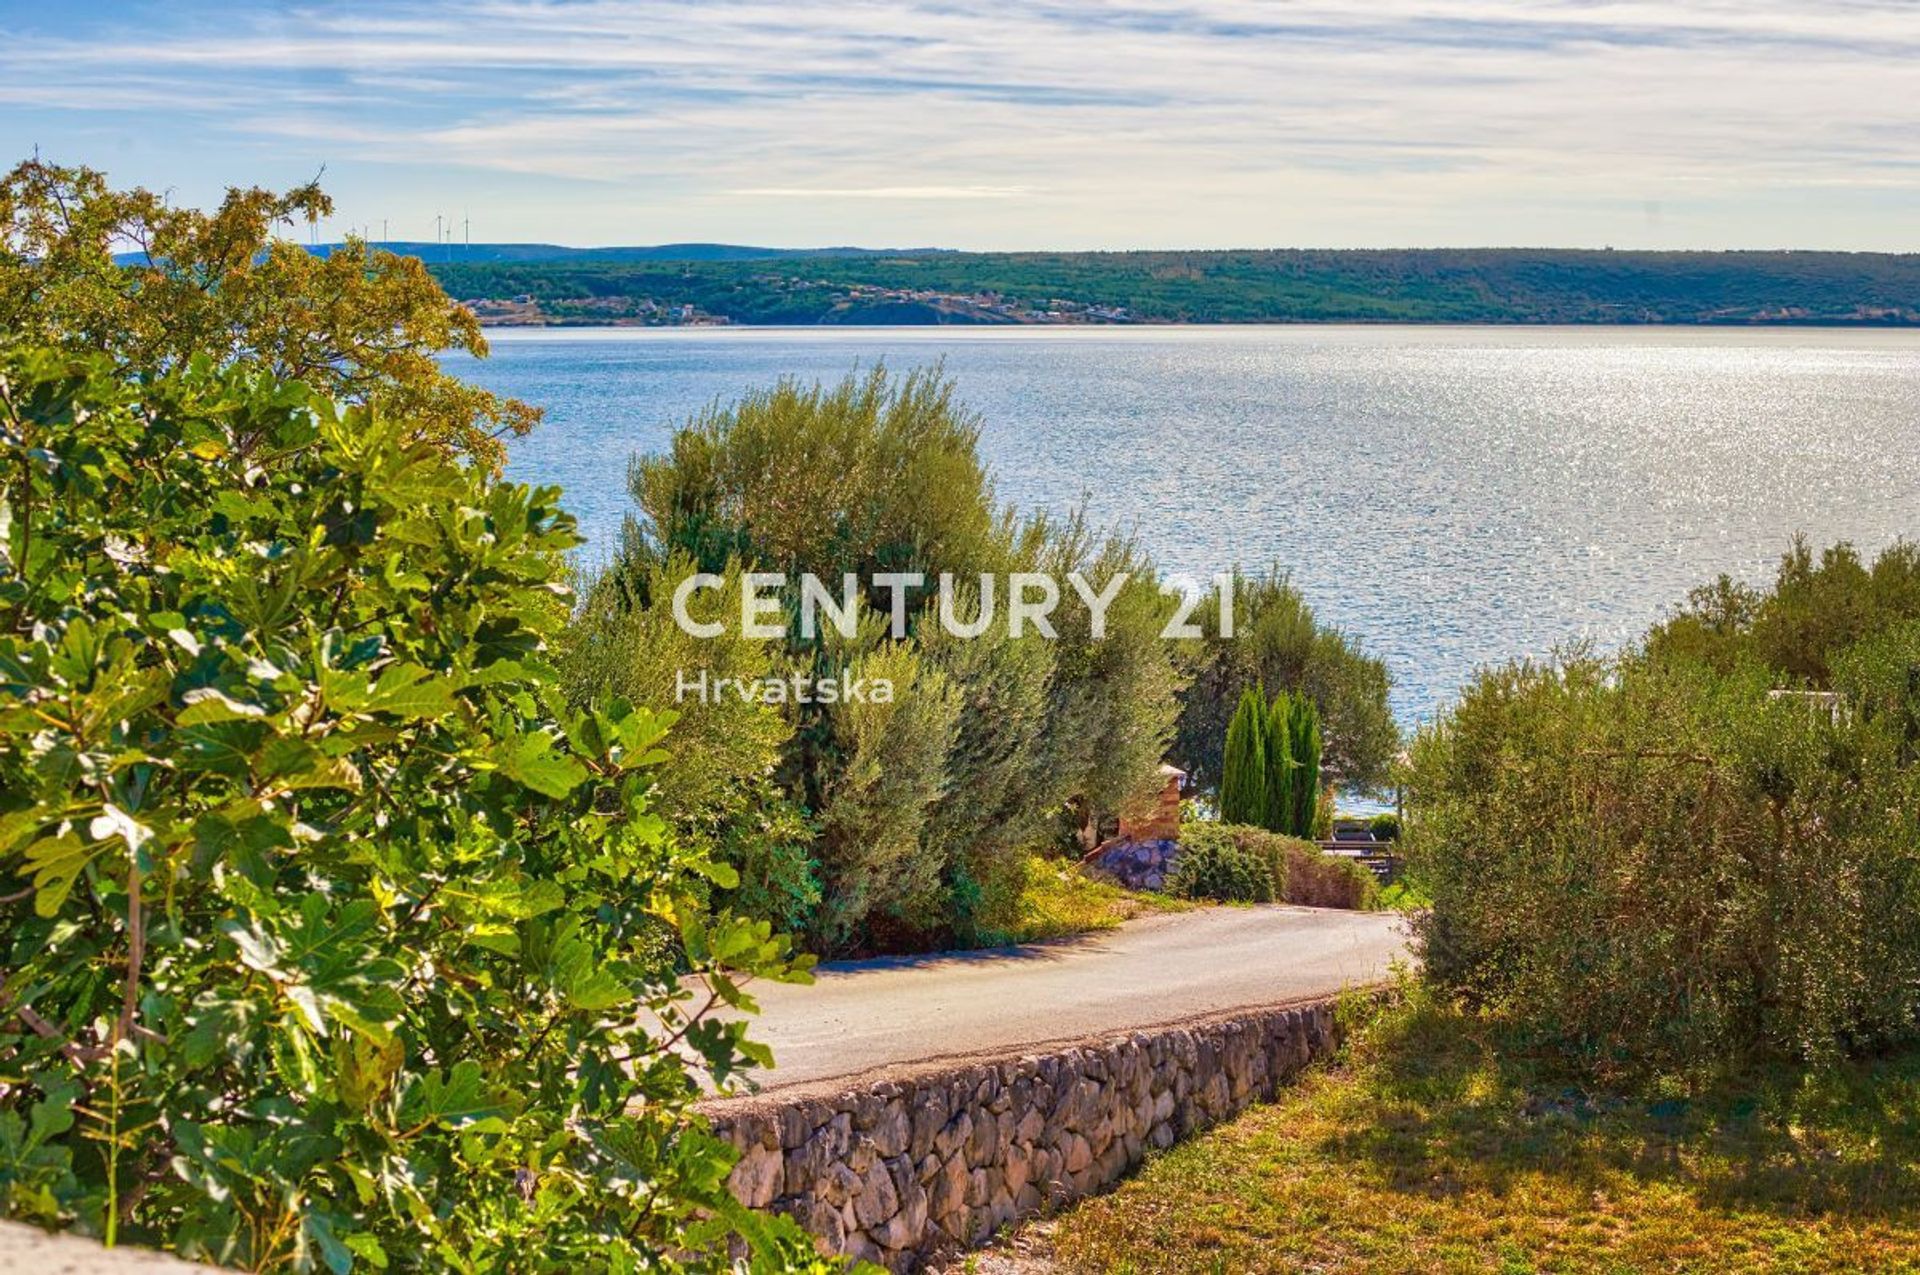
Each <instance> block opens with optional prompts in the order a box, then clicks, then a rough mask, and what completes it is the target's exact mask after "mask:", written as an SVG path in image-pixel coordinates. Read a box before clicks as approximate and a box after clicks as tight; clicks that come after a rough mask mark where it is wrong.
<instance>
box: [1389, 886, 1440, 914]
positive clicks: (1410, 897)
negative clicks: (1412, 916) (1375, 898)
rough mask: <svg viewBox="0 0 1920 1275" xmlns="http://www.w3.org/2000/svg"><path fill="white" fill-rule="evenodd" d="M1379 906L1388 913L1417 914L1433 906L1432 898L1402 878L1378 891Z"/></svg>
mask: <svg viewBox="0 0 1920 1275" xmlns="http://www.w3.org/2000/svg"><path fill="white" fill-rule="evenodd" d="M1379 905H1380V907H1381V908H1382V909H1384V910H1385V911H1388V912H1418V911H1419V910H1420V909H1421V908H1430V907H1432V906H1433V897H1432V896H1431V895H1429V894H1428V893H1427V892H1426V891H1425V890H1423V889H1421V888H1420V887H1419V886H1417V885H1415V884H1413V883H1412V882H1411V881H1408V880H1406V879H1405V878H1402V879H1401V880H1399V881H1395V882H1394V883H1393V884H1392V885H1390V886H1387V887H1386V888H1385V889H1383V890H1381V891H1380V897H1379Z"/></svg>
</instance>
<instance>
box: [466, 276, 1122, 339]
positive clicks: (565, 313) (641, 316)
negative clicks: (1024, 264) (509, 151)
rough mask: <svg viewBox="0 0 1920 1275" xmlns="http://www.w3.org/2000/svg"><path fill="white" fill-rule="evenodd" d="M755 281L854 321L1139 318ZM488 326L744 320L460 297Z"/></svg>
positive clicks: (1092, 309) (1086, 308)
mask: <svg viewBox="0 0 1920 1275" xmlns="http://www.w3.org/2000/svg"><path fill="white" fill-rule="evenodd" d="M755 282H757V283H760V284H763V285H768V286H773V287H778V288H780V289H781V290H783V291H787V292H808V291H812V290H814V289H831V291H832V294H833V295H832V298H831V301H832V304H831V306H830V308H829V309H828V310H827V311H826V313H825V315H824V316H823V317H822V318H821V319H820V320H819V321H820V322H822V323H848V324H874V325H886V324H928V323H933V324H942V323H948V324H1029V325H1032V324H1113V323H1132V322H1134V317H1133V315H1132V313H1131V312H1130V311H1129V310H1128V309H1127V307H1125V306H1115V305H1100V304H1091V303H1087V302H1082V301H1074V300H1070V299H1068V298H1065V297H1050V298H1048V299H1046V300H1044V301H1037V302H1036V301H1032V300H1029V299H1026V298H1021V297H1011V296H1007V295H1005V294H1003V293H999V292H987V291H983V292H968V293H961V292H943V291H940V290H938V289H933V288H898V287H886V286H881V285H876V284H841V283H828V282H825V281H823V280H810V279H788V278H783V277H780V276H776V275H767V276H763V277H761V278H759V279H757V280H756V281H755ZM461 304H462V305H464V306H466V307H467V308H468V309H470V310H472V311H473V313H474V315H475V316H476V317H478V318H479V320H480V322H481V324H482V325H483V326H487V327H726V326H728V325H731V324H734V323H736V322H737V320H736V319H734V318H733V317H731V316H729V315H726V314H716V313H713V312H711V311H709V310H706V309H703V308H701V307H700V306H698V305H694V304H691V303H674V302H671V301H663V300H659V299H656V298H653V297H632V296H580V297H564V298H546V297H536V296H534V295H533V294H531V293H520V294H517V295H515V296H512V297H470V298H466V299H464V300H463V301H462V302H461Z"/></svg>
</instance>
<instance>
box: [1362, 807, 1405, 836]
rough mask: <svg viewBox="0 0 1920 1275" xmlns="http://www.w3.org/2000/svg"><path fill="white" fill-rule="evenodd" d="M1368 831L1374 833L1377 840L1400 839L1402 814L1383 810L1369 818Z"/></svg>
mask: <svg viewBox="0 0 1920 1275" xmlns="http://www.w3.org/2000/svg"><path fill="white" fill-rule="evenodd" d="M1367 831H1368V832H1370V833H1372V834H1373V839H1374V840H1375V841H1398V840H1399V839H1400V816H1399V815H1396V814H1393V813H1391V812H1383V813H1381V814H1377V815H1375V816H1373V818H1371V819H1369V820H1367Z"/></svg>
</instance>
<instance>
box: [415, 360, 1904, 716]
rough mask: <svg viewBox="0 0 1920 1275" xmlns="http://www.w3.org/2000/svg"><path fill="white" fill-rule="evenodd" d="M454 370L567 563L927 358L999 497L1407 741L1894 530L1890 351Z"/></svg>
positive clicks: (509, 365) (487, 365)
mask: <svg viewBox="0 0 1920 1275" xmlns="http://www.w3.org/2000/svg"><path fill="white" fill-rule="evenodd" d="M492 341H493V356H492V357H491V358H490V359H487V360H486V361H484V362H474V361H473V360H470V359H467V358H465V357H461V358H459V359H455V360H450V362H449V365H450V367H452V369H453V370H455V371H456V372H458V373H459V374H460V375H462V376H465V377H468V378H469V379H471V380H473V381H475V382H477V383H479V384H482V385H485V386H487V387H489V388H491V389H496V390H500V391H503V392H505V393H509V394H513V395H516V396H518V397H520V398H524V399H528V400H530V401H532V402H535V403H538V404H541V405H543V406H544V407H545V408H546V409H547V420H546V424H545V425H544V426H543V427H542V428H541V429H539V430H538V431H537V432H535V433H534V434H533V435H531V436H530V437H528V438H526V439H523V440H520V441H519V442H516V443H515V444H514V445H513V454H512V461H511V465H510V470H511V473H512V474H513V476H515V477H517V478H520V479H523V480H528V481H538V482H544V483H559V484H560V485H562V486H563V487H564V488H565V489H566V492H567V497H568V500H569V503H570V505H571V507H572V508H573V510H574V511H575V513H576V514H578V516H579V517H580V519H581V522H582V524H583V526H584V528H585V530H586V532H587V534H588V536H589V537H590V545H589V548H588V550H587V551H586V556H587V558H588V560H589V561H592V560H593V559H594V558H595V557H597V556H598V555H600V554H603V553H604V552H605V551H606V550H607V549H608V548H609V547H610V546H611V545H612V544H613V543H614V540H615V538H616V536H617V534H618V531H619V527H620V523H621V519H622V518H623V517H624V516H625V514H626V512H627V510H628V508H629V505H628V499H627V495H626V487H625V479H626V467H627V461H628V458H629V457H631V456H632V455H634V454H635V453H638V452H646V451H650V450H653V449H657V448H659V447H661V446H662V445H663V444H664V443H665V441H666V439H667V437H668V434H669V432H670V431H671V430H672V429H673V427H674V425H675V424H676V423H677V422H679V421H681V420H683V419H685V418H686V417H687V416H688V414H689V413H692V412H694V411H696V410H698V409H699V408H701V407H702V406H704V405H706V404H708V403H710V402H712V401H714V400H716V399H720V400H724V399H728V398H731V397H733V396H735V395H737V394H739V393H740V392H741V391H742V390H745V389H748V388H750V387H753V386H758V385H765V384H768V383H770V382H772V381H774V380H776V379H778V378H779V377H781V376H785V375H793V376H799V377H802V378H806V379H810V380H811V379H817V378H827V379H837V378H839V377H841V376H843V375H845V374H846V373H847V372H849V371H850V370H853V369H855V368H865V367H870V366H872V365H873V364H875V363H881V362H884V363H885V364H886V365H887V366H889V367H891V368H894V369H906V368H910V367H916V366H919V365H922V364H928V363H934V362H937V361H944V363H945V366H946V370H947V371H948V372H949V373H950V374H951V375H952V376H953V377H954V378H955V379H956V380H957V382H958V384H959V390H960V395H961V397H962V398H963V399H964V400H965V401H966V402H967V403H968V404H970V405H971V406H972V407H973V408H975V409H977V410H978V411H979V412H980V413H981V414H982V415H983V416H984V418H985V422H986V424H985V433H984V437H983V447H984V450H985V453H986V458H987V460H988V462H989V464H990V465H991V466H992V469H993V472H994V475H995V478H996V481H997V483H998V487H999V491H1000V494H1001V495H1002V496H1003V497H1004V498H1007V499H1010V500H1012V501H1013V502H1015V503H1016V504H1018V505H1020V506H1022V507H1024V508H1045V509H1049V510H1055V511H1062V512H1064V511H1066V510H1069V509H1071V508H1072V507H1074V506H1076V505H1082V504H1084V505H1085V507H1086V508H1087V509H1088V510H1089V511H1090V513H1091V515H1092V516H1093V518H1094V520H1095V521H1096V523H1098V524H1103V525H1108V526H1115V527H1123V528H1126V529H1129V530H1131V531H1134V532H1135V533H1137V534H1138V536H1139V537H1140V539H1141V540H1142V541H1143V542H1144V543H1145V544H1146V545H1147V546H1148V547H1149V548H1150V549H1151V550H1152V552H1153V554H1154V556H1155V557H1156V558H1157V560H1158V561H1159V562H1160V563H1161V565H1162V567H1163V568H1164V569H1165V570H1166V571H1168V572H1170V573H1185V574H1190V575H1193V576H1196V577H1205V576H1210V575H1211V574H1212V573H1213V572H1215V571H1218V570H1223V569H1225V568H1227V567H1228V566H1231V565H1232V564H1234V563H1236V562H1238V563H1241V564H1244V565H1246V566H1249V567H1259V566H1263V565H1266V564H1270V563H1278V564H1280V565H1282V566H1284V567H1285V568H1287V569H1288V570H1289V571H1291V572H1292V574H1293V578H1294V580H1295V582H1296V583H1297V584H1299V586H1300V587H1301V588H1302V589H1303V590H1304V591H1305V592H1306V595H1307V597H1308V598H1309V599H1310V600H1311V601H1312V603H1313V605H1314V606H1315V608H1316V609H1317V610H1318V611H1319V612H1320V614H1321V615H1323V616H1324V617H1326V618H1328V619H1331V620H1333V621H1334V622H1336V623H1338V624H1339V625H1340V626H1342V627H1343V628H1345V629H1346V630H1348V631H1349V632H1351V633H1353V634H1354V635H1356V636H1358V637H1359V638H1360V639H1361V640H1362V641H1363V642H1364V643H1365V644H1366V646H1367V647H1369V648H1370V649H1371V650H1373V651H1374V652H1375V653H1377V654H1379V655H1381V656H1383V657H1385V659H1386V661H1387V663H1388V665H1389V666H1390V668H1391V669H1392V671H1393V675H1394V678H1395V682H1396V689H1395V696H1394V702H1395V707H1396V710H1397V711H1398V712H1399V714H1400V716H1401V717H1402V719H1403V720H1404V721H1406V722H1408V723H1409V724H1411V723H1413V722H1415V721H1418V720H1422V719H1426V718H1429V717H1431V716H1432V714H1433V713H1434V712H1435V710H1436V709H1437V708H1438V707H1439V706H1441V705H1443V704H1444V703H1445V702H1446V700H1447V699H1448V697H1449V696H1450V695H1452V694H1453V693H1454V692H1455V691H1456V690H1457V688H1458V687H1459V686H1460V685H1461V683H1462V682H1463V681H1464V680H1465V679H1466V678H1467V677H1468V676H1469V675H1470V673H1471V671H1472V670H1473V669H1474V667H1475V666H1477V665H1480V664H1483V663H1487V662H1491V661H1498V660H1504V659H1507V658H1509V657H1512V656H1517V655H1544V654H1548V653H1550V652H1551V651H1552V649H1553V648H1554V647H1555V646H1556V645H1558V644H1561V643H1565V642H1568V641H1571V640H1575V639H1579V638H1591V639H1593V640H1595V641H1597V642H1599V643H1601V644H1603V645H1612V644H1617V643H1619V642H1621V641H1623V640H1626V639H1628V638H1630V637H1632V636H1634V635H1635V634H1637V633H1639V632H1640V631H1641V630H1643V629H1644V628H1645V627H1646V626H1647V625H1648V624H1649V623H1650V622H1651V621H1653V620H1655V619H1657V618H1658V617H1659V616H1660V615H1661V614H1663V613H1664V612H1665V611H1666V610H1668V609H1669V608H1670V607H1672V606H1673V605H1674V604H1675V603H1676V602H1677V601H1679V600H1680V599H1681V598H1683V597H1684V596H1685V594H1686V592H1687V590H1688V589H1689V588H1690V587H1692V586H1693V585H1695V584H1698V583H1701V582H1703V581H1706V580H1708V579H1710V578H1712V577H1713V576H1715V575H1717V574H1719V573H1721V572H1729V573H1731V574H1733V575H1734V576H1736V577H1740V578H1743V579H1748V580H1753V581H1759V580H1762V579H1765V578H1767V577H1768V576H1769V575H1770V574H1771V571H1772V568H1773V564H1774V562H1775V560H1776V559H1777V558H1778V556H1779V554H1780V552H1781V551H1782V550H1783V549H1784V548H1785V547H1786V544H1787V540H1788V537H1789V536H1791V535H1792V533H1793V532H1795V531H1796V530H1799V531H1805V532H1807V533H1808V534H1809V535H1811V536H1812V537H1814V539H1815V540H1816V541H1819V542H1827V541H1832V540H1837V539H1843V538H1844V539H1851V540H1853V541H1855V542H1856V543H1858V544H1859V545H1860V546H1861V547H1862V548H1863V549H1868V550H1872V549H1878V548H1879V547H1881V546H1883V545H1885V544H1888V543H1890V542H1891V541H1893V540H1894V539H1896V538H1897V537H1900V536H1902V535H1905V536H1908V537H1915V536H1920V334H1913V333H1902V332H1826V331H1817V330H1798V331H1766V332H1749V331H1711V330H1708V331H1703V330H1695V329H1681V330H1672V329H1666V330H1661V329H1510V328H1395V327H1349V328H1335V327H1262V328H1256V327H1231V328H1198V327H1195V328H1140V329H1127V328H1080V329H1066V330H1059V329H1056V330H1046V329H985V330H981V329H973V330H967V329H953V328H946V329H942V328H915V329H904V330H903V329H824V330H823V329H735V330H727V329H689V330H652V331H649V330H632V329H626V330H614V329H610V330H586V329H576V330H565V331H553V332H537V331H534V332H529V331H502V332H497V333H495V334H493V335H492Z"/></svg>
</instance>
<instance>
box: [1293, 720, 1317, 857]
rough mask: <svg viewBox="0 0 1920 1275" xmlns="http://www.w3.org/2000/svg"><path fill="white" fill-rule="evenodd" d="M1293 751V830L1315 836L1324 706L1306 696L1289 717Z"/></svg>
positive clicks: (1304, 834)
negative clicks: (1321, 718)
mask: <svg viewBox="0 0 1920 1275" xmlns="http://www.w3.org/2000/svg"><path fill="white" fill-rule="evenodd" d="M1287 734H1288V736H1289V740H1288V743H1289V745H1290V749H1289V751H1290V752H1291V754H1292V758H1293V762H1294V774H1293V785H1292V792H1291V794H1290V795H1291V797H1292V800H1293V820H1292V823H1293V827H1292V828H1291V829H1289V831H1291V832H1292V833H1293V835H1294V836H1296V837H1305V838H1308V839H1309V840H1311V839H1312V837H1313V821H1314V815H1315V813H1316V807H1317V806H1318V804H1319V801H1320V755H1321V752H1322V751H1323V748H1322V744H1323V741H1322V738H1321V734H1320V709H1319V707H1318V706H1317V705H1315V704H1314V702H1313V701H1312V700H1311V699H1309V698H1307V697H1306V696H1305V695H1302V696H1300V698H1299V699H1297V700H1295V701H1294V703H1293V712H1292V714H1291V716H1290V718H1289V720H1288V731H1287Z"/></svg>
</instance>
